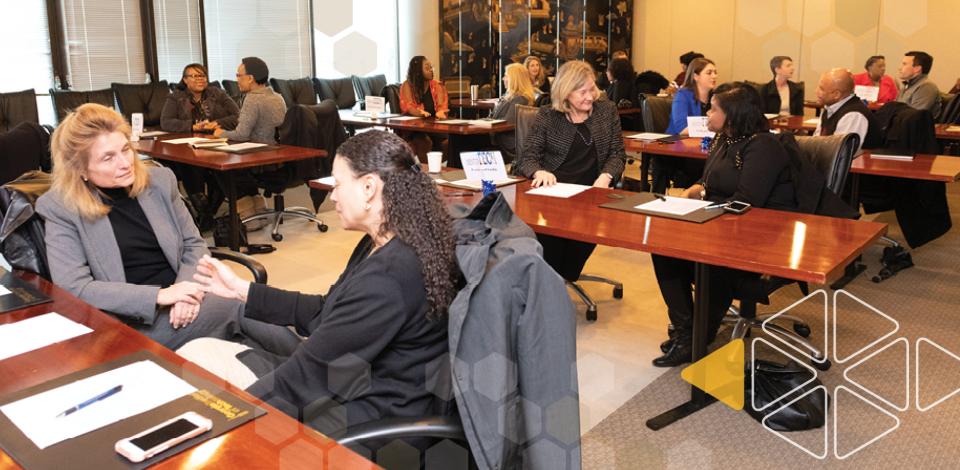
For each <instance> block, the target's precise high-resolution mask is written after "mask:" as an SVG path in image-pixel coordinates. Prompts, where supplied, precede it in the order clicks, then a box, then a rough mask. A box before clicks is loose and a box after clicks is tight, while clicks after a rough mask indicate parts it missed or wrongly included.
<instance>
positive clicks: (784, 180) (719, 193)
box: [701, 132, 797, 210]
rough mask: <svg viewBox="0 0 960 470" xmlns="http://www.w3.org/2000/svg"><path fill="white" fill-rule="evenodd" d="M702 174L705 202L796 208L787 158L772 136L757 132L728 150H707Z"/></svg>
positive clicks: (774, 136) (723, 148)
mask: <svg viewBox="0 0 960 470" xmlns="http://www.w3.org/2000/svg"><path fill="white" fill-rule="evenodd" d="M718 138H721V139H722V137H720V136H718ZM738 152H739V154H740V160H741V162H742V163H741V165H740V168H737V161H736V160H737V153H738ZM703 175H704V176H703V178H702V179H701V183H704V182H705V183H706V184H705V185H706V187H707V199H709V200H711V201H715V202H720V201H742V202H747V203H750V204H751V205H753V206H756V207H766V208H769V209H779V210H796V208H797V201H796V190H795V188H794V185H793V182H792V179H791V176H790V175H791V173H790V156H789V155H788V154H787V151H786V150H785V149H784V148H783V145H781V144H780V141H779V140H778V139H777V136H776V135H774V134H770V133H767V132H761V133H759V134H756V135H755V136H754V137H753V139H745V140H743V141H741V142H739V143H736V144H733V145H731V146H729V147H728V146H725V145H717V146H716V147H714V148H712V149H711V150H710V156H709V157H707V163H706V166H705V168H704V171H703Z"/></svg>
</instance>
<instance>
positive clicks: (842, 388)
mask: <svg viewBox="0 0 960 470" xmlns="http://www.w3.org/2000/svg"><path fill="white" fill-rule="evenodd" d="M841 391H844V392H846V393H849V394H851V395H853V396H855V397H856V398H859V399H860V401H862V402H864V403H866V404H868V405H870V406H872V407H874V408H875V409H877V410H878V411H880V412H881V413H882V414H884V415H887V416H889V417H891V418H893V421H894V424H893V426H891V427H889V428H887V430H886V431H883V432H882V433H880V434H878V435H876V436H874V437H873V438H872V439H870V440H869V441H867V442H864V443H862V444H860V445H859V446H858V447H857V448H855V449H853V450H851V451H849V452H847V453H845V454H843V455H840V453H839V452H838V449H837V442H838V441H839V440H840V439H839V435H838V434H837V413H838V412H839V409H840V401H841V400H840V397H841V394H840V392H841ZM824 426H826V424H824ZM899 427H900V418H898V417H897V415H895V414H893V413H891V412H889V411H887V410H885V409H883V408H881V407H879V406H877V405H876V404H875V403H873V402H872V401H870V400H867V399H866V398H864V397H863V395H860V394H859V393H857V392H855V391H854V390H852V389H850V388H848V387H846V386H843V385H837V387H836V388H835V389H834V390H833V456H834V457H836V458H838V459H840V460H844V459H846V458H848V457H850V456H851V455H853V454H856V453H857V452H860V451H861V450H863V449H865V448H866V447H867V446H869V445H870V444H873V443H874V442H877V441H879V440H880V439H882V438H883V437H884V436H886V435H887V434H890V433H892V432H893V431H896V430H897V428H899Z"/></svg>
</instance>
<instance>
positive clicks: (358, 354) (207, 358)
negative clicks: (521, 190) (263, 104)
mask: <svg viewBox="0 0 960 470" xmlns="http://www.w3.org/2000/svg"><path fill="white" fill-rule="evenodd" d="M333 176H334V178H335V180H336V183H335V186H334V189H333V192H332V193H331V200H333V201H334V202H335V203H336V210H337V213H338V214H339V216H340V220H341V221H342V223H343V228H345V229H347V230H356V231H360V232H364V233H365V234H366V235H365V236H364V237H363V238H362V239H361V240H360V242H359V244H357V247H356V249H354V252H353V255H352V256H351V257H350V260H349V261H348V262H347V266H346V269H345V270H344V272H343V273H342V274H341V275H340V278H339V279H338V280H337V282H336V284H334V285H333V286H332V287H331V288H330V291H329V292H328V293H327V295H324V296H320V295H307V294H301V293H299V292H290V291H283V290H280V289H277V288H274V287H269V286H266V285H261V284H252V283H250V282H248V281H244V280H242V279H240V278H239V277H237V276H236V275H235V274H234V273H233V271H231V270H230V268H228V267H227V266H226V265H224V264H222V263H220V262H219V261H217V260H214V259H211V258H209V257H206V258H203V259H202V260H201V262H200V265H199V266H198V269H197V272H198V273H197V275H196V277H195V279H196V280H197V281H198V282H200V283H201V284H202V285H204V289H205V290H206V291H207V292H208V293H212V294H216V295H219V296H223V297H228V298H235V299H239V300H241V301H243V302H245V315H246V316H247V317H248V318H256V319H259V320H261V321H265V322H269V323H274V324H278V325H287V326H294V327H295V328H296V330H297V332H298V333H299V334H300V335H302V336H305V337H306V339H305V340H304V341H303V343H301V344H300V346H299V347H298V348H297V349H296V350H295V351H294V352H293V354H292V355H291V356H290V357H286V358H277V357H275V356H271V355H270V354H267V353H265V352H263V351H257V350H246V351H241V352H240V353H239V354H238V353H237V351H236V349H234V350H233V351H231V353H229V354H221V356H224V357H220V358H218V357H216V356H217V354H211V353H210V351H211V350H213V349H216V348H210V347H209V346H210V345H209V344H207V345H202V344H201V345H200V346H197V347H194V343H198V342H202V341H206V342H215V343H216V344H218V345H221V349H224V347H223V345H224V343H223V342H222V341H220V340H211V339H202V340H196V341H194V342H192V343H190V344H188V345H187V346H186V347H185V348H184V349H193V352H191V351H184V350H181V351H180V352H181V355H185V356H186V357H188V358H189V359H191V360H194V361H195V362H198V363H199V364H200V365H202V366H204V367H206V368H208V369H209V370H211V371H213V372H214V373H219V374H220V375H221V376H223V377H224V378H225V379H227V380H228V381H231V382H233V383H234V384H235V385H238V386H241V387H247V391H249V392H250V393H251V394H253V395H255V396H257V397H260V398H261V399H263V400H265V401H266V402H267V403H270V404H271V405H273V406H275V407H277V408H279V409H281V410H283V411H284V412H286V413H288V414H290V415H291V416H293V417H296V418H299V419H300V420H301V421H303V422H305V423H307V424H309V425H311V426H313V427H314V428H316V429H318V430H319V431H321V432H323V433H326V434H330V433H335V432H337V431H339V430H342V429H343V428H345V427H347V426H353V425H357V424H360V423H364V422H367V421H372V420H378V419H381V418H387V417H392V416H403V417H415V416H423V415H427V414H435V413H436V412H437V411H438V409H440V407H439V406H438V405H439V403H435V400H438V398H437V397H436V396H435V395H434V394H433V393H431V392H430V389H429V387H427V379H428V377H427V375H428V367H427V364H428V363H430V362H431V361H436V360H438V359H439V358H441V357H442V356H443V355H444V354H446V352H447V320H446V314H447V308H448V306H449V305H450V303H451V302H452V301H453V297H454V295H455V294H456V288H455V283H456V281H457V279H458V278H459V277H460V272H459V269H458V268H457V265H456V259H455V254H454V237H453V229H452V225H451V219H450V217H449V215H448V214H447V212H446V210H445V209H444V207H443V204H442V202H441V200H440V197H439V194H438V193H437V190H436V188H435V185H434V183H433V181H432V180H431V179H430V177H429V176H427V175H426V174H425V173H423V172H421V171H420V165H419V163H418V162H417V159H416V157H414V155H413V153H412V152H411V150H410V147H409V146H408V145H407V144H406V143H405V142H404V141H403V140H402V139H400V138H399V137H397V136H396V135H394V134H391V133H388V132H383V131H376V130H374V131H369V132H364V133H362V134H358V135H356V136H354V137H352V138H351V139H349V140H347V141H346V142H344V143H343V144H342V145H341V146H340V148H339V149H338V150H337V155H336V158H335V159H334V162H333ZM234 356H236V357H234ZM241 363H242V364H241ZM258 372H259V373H258ZM244 373H245V375H244Z"/></svg>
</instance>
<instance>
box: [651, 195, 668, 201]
mask: <svg viewBox="0 0 960 470" xmlns="http://www.w3.org/2000/svg"><path fill="white" fill-rule="evenodd" d="M650 194H653V197H655V198H657V199H659V200H661V201H663V202H667V198H666V197H665V196H664V195H663V194H657V193H650Z"/></svg>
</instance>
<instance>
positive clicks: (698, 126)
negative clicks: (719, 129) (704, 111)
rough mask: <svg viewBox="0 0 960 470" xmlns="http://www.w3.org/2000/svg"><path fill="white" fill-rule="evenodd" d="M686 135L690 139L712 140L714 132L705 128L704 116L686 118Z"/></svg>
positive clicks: (705, 118)
mask: <svg viewBox="0 0 960 470" xmlns="http://www.w3.org/2000/svg"><path fill="white" fill-rule="evenodd" d="M687 134H688V135H689V136H690V137H709V138H711V139H712V138H713V136H714V135H715V134H716V132H712V131H711V130H710V129H708V128H707V117H706V116H687Z"/></svg>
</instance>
